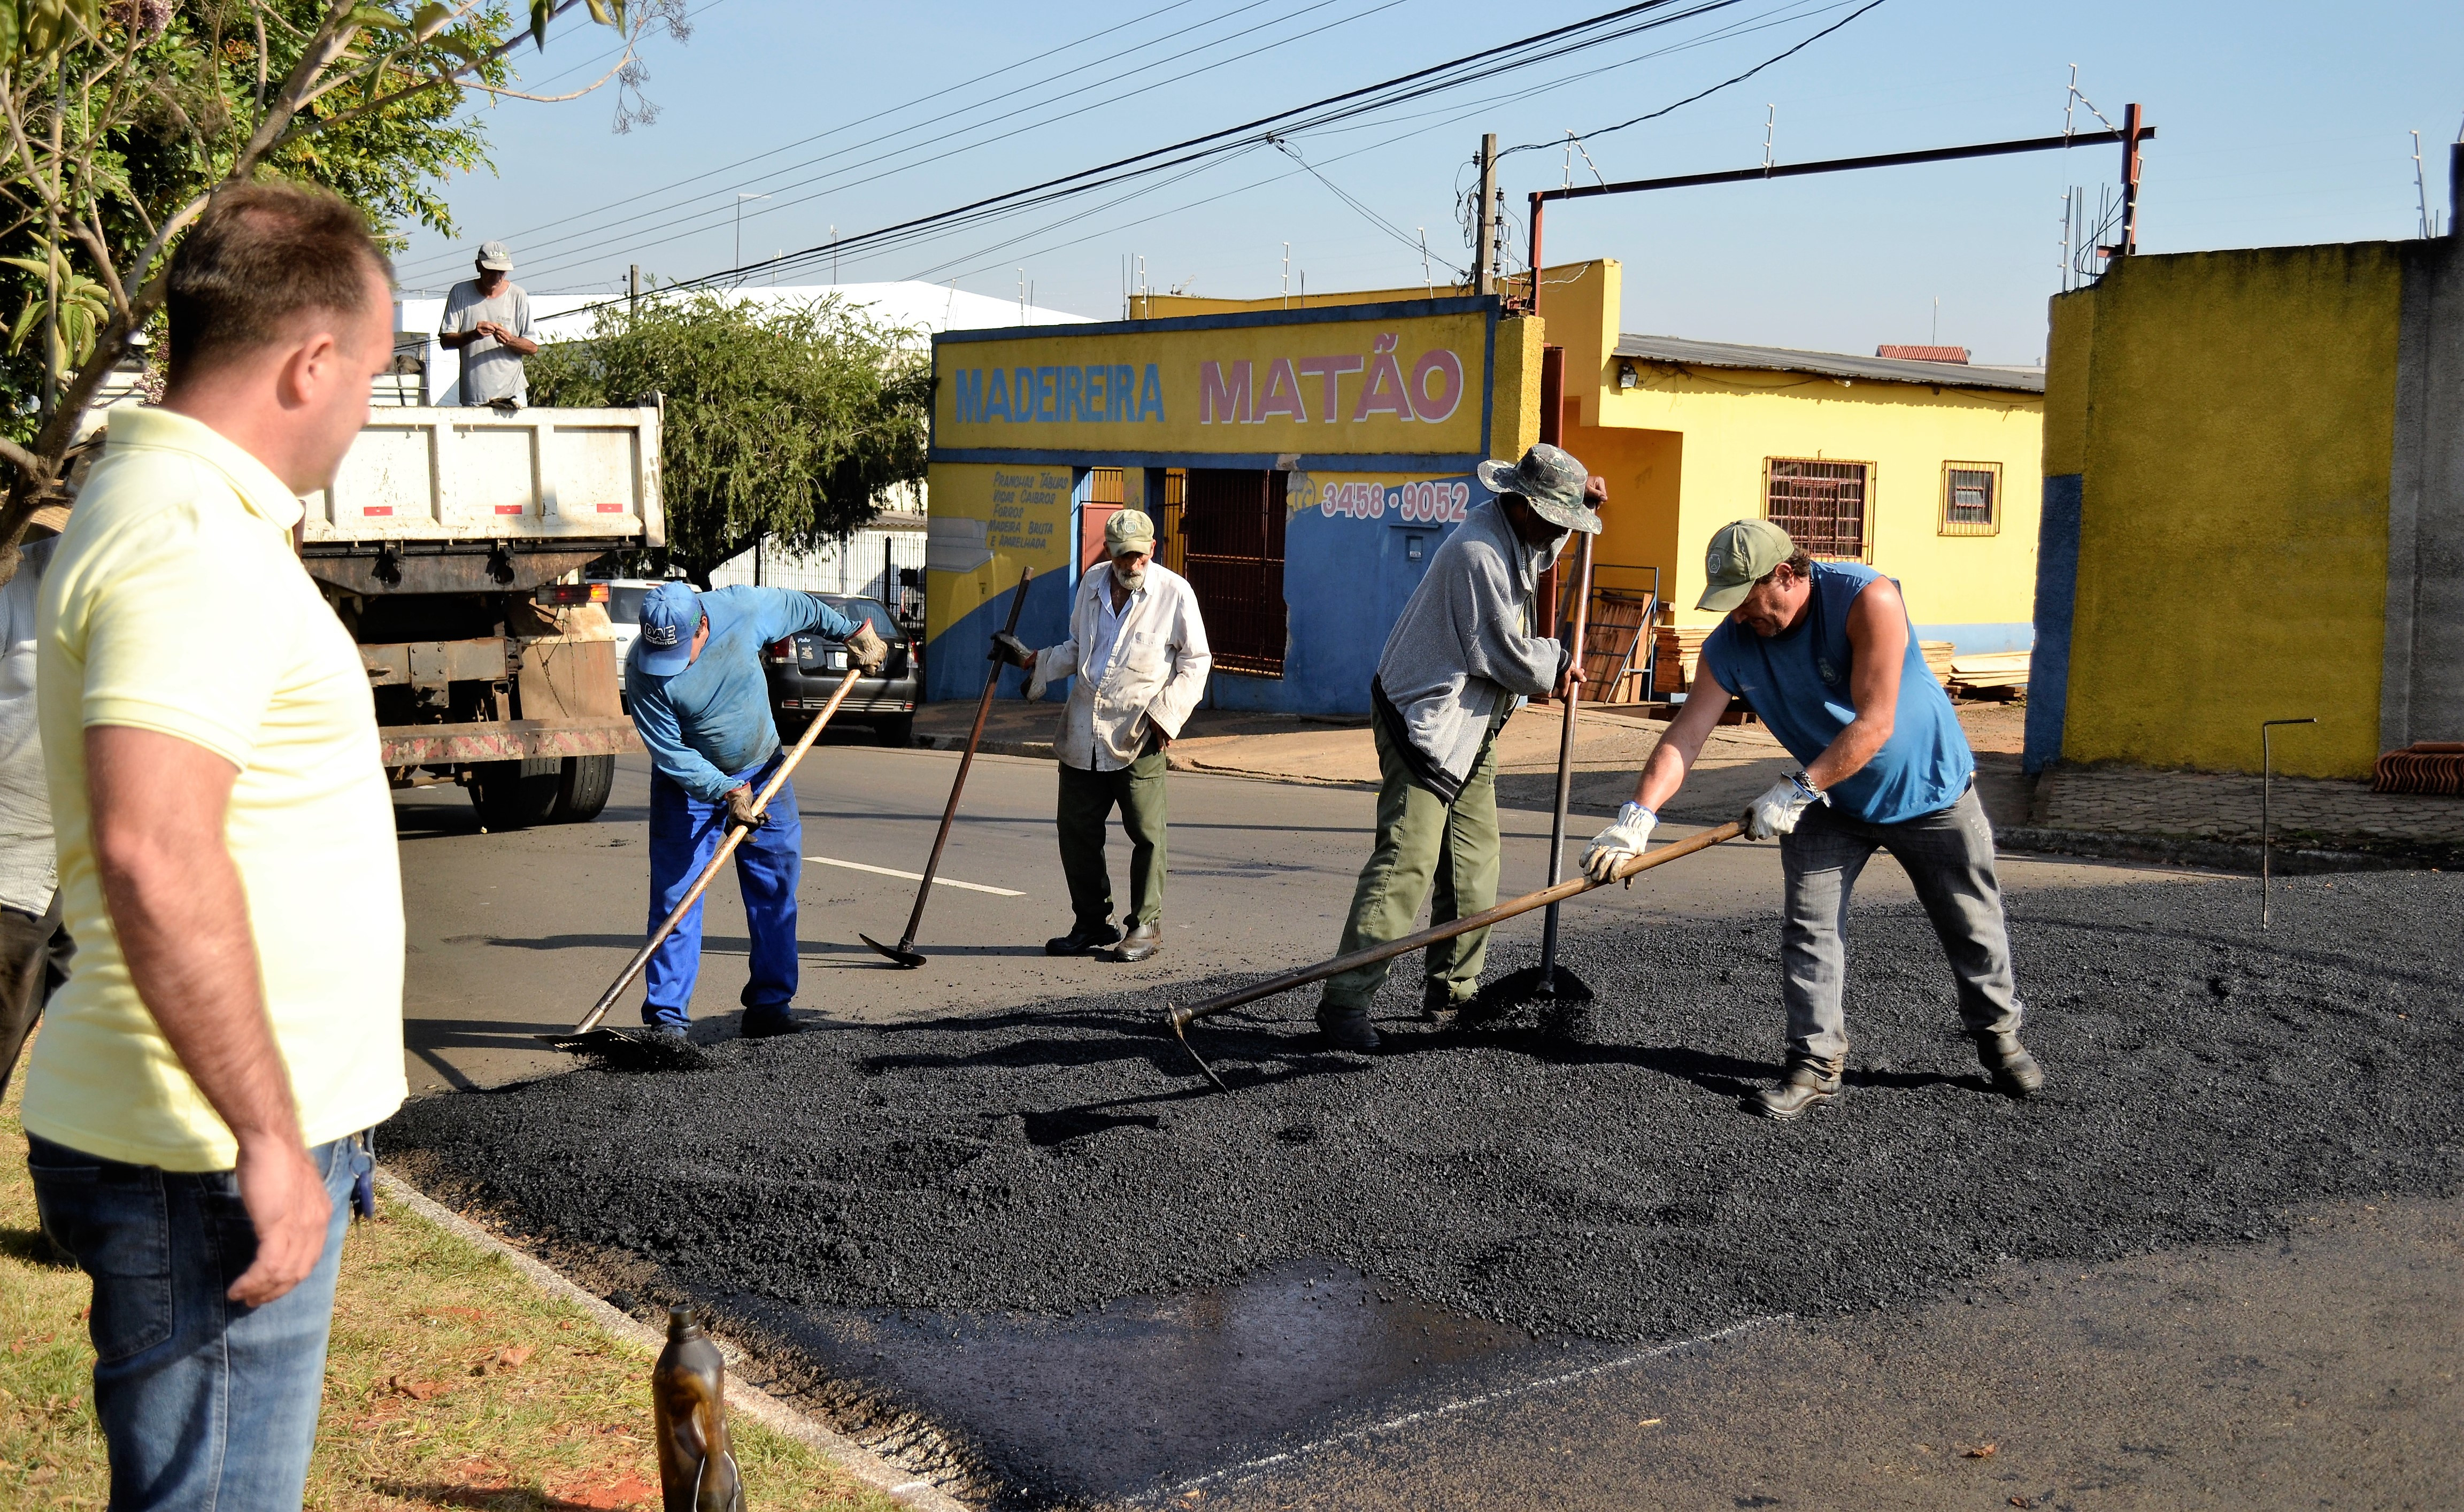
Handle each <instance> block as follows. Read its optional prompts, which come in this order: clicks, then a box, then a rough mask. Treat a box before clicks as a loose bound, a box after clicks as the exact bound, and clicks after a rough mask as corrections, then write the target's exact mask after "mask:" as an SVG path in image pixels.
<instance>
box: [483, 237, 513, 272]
mask: <svg viewBox="0 0 2464 1512" xmlns="http://www.w3.org/2000/svg"><path fill="white" fill-rule="evenodd" d="M479 266H480V267H482V268H485V269H487V270H488V271H489V272H490V273H512V272H513V271H514V251H513V249H512V248H510V247H508V246H506V245H505V244H504V243H503V242H481V243H480V244H479Z"/></svg>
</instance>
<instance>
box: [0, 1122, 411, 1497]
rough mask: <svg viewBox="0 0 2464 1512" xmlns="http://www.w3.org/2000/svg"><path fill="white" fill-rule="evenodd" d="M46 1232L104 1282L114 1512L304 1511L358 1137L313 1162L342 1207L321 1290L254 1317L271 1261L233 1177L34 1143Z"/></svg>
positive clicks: (97, 1372)
mask: <svg viewBox="0 0 2464 1512" xmlns="http://www.w3.org/2000/svg"><path fill="white" fill-rule="evenodd" d="M26 1146H27V1151H26V1164H27V1166H28V1168H29V1169H30V1170H31V1171H32V1172H33V1178H34V1207H35V1211H36V1212H37V1213H39V1214H40V1215H41V1217H42V1224H43V1232H44V1233H46V1234H49V1235H50V1236H51V1237H52V1238H53V1239H54V1241H55V1242H56V1243H57V1244H58V1245H59V1246H60V1247H61V1248H62V1249H64V1250H67V1251H68V1252H69V1253H70V1254H71V1255H73V1256H75V1257H76V1258H77V1266H78V1268H79V1269H81V1270H83V1271H84V1272H85V1273H86V1274H87V1275H88V1276H89V1277H91V1278H93V1280H94V1304H93V1306H92V1307H91V1308H89V1309H88V1311H87V1314H86V1327H87V1329H88V1330H89V1331H90V1332H91V1333H92V1334H93V1336H94V1353H95V1365H94V1412H95V1417H96V1418H97V1420H99V1423H100V1424H101V1427H102V1439H103V1445H104V1449H105V1452H106V1454H107V1456H108V1457H109V1459H110V1462H111V1505H112V1507H113V1509H114V1512H236V1509H238V1508H241V1507H249V1508H262V1509H264V1512H296V1509H297V1507H298V1505H299V1500H300V1492H301V1487H302V1486H303V1485H304V1483H305V1482H306V1480H307V1479H308V1451H309V1449H310V1447H311V1446H312V1445H313V1444H314V1443H315V1441H316V1437H317V1409H318V1406H319V1403H320V1402H321V1401H322V1400H323V1398H324V1391H325V1336H326V1332H327V1329H328V1326H330V1325H331V1324H332V1322H333V1317H334V1278H335V1275H336V1273H337V1272H338V1271H339V1270H340V1269H341V1263H342V1229H343V1226H344V1224H346V1223H347V1222H348V1221H349V1218H350V1212H351V1187H352V1185H353V1183H354V1182H356V1181H357V1180H358V1179H359V1178H360V1177H361V1176H363V1175H364V1174H366V1173H367V1172H368V1170H369V1169H370V1164H371V1163H370V1161H369V1158H368V1152H367V1150H366V1148H365V1147H364V1146H363V1145H362V1144H361V1143H360V1141H359V1140H358V1139H357V1138H347V1139H337V1140H333V1141H331V1142H330V1143H327V1144H322V1145H318V1146H316V1147H314V1148H312V1149H311V1150H309V1151H308V1159H309V1161H310V1162H311V1163H312V1164H313V1165H315V1167H316V1168H317V1170H318V1172H319V1173H320V1174H321V1175H323V1177H324V1178H325V1195H326V1196H327V1197H328V1198H329V1199H331V1200H332V1202H333V1204H334V1211H333V1216H331V1217H330V1218H329V1219H328V1220H327V1222H326V1227H325V1250H324V1253H323V1254H321V1255H319V1257H318V1258H317V1264H316V1266H315V1268H314V1269H312V1270H310V1271H309V1273H308V1276H307V1279H306V1280H304V1281H302V1282H300V1283H299V1284H298V1285H297V1286H294V1287H292V1288H291V1289H290V1290H289V1291H287V1292H284V1293H283V1294H282V1295H281V1296H279V1297H276V1298H275V1300H274V1301H272V1302H270V1303H267V1304H265V1305H264V1306H262V1307H251V1306H248V1305H246V1304H241V1303H236V1302H232V1301H231V1299H230V1298H228V1297H226V1296H224V1295H223V1293H224V1292H225V1291H226V1290H228V1289H229V1288H230V1286H231V1282H234V1281H237V1280H238V1279H239V1276H240V1273H241V1272H242V1271H244V1270H246V1269H248V1267H249V1265H250V1264H251V1263H252V1262H253V1260H255V1259H256V1226H255V1225H254V1224H253V1222H251V1221H250V1219H249V1216H248V1208H247V1206H246V1205H245V1204H243V1203H242V1202H241V1201H240V1195H239V1182H238V1181H237V1179H236V1178H235V1177H234V1175H233V1173H232V1172H228V1171H200V1172H187V1171H164V1170H160V1169H158V1168H156V1167H153V1166H132V1165H127V1164H123V1163H122V1162H121V1161H117V1160H104V1159H102V1158H101V1157H100V1156H98V1155H89V1154H86V1153H84V1152H83V1151H81V1150H71V1149H69V1148H68V1147H67V1146H65V1145H55V1144H54V1143H53V1142H52V1141H50V1140H48V1139H45V1138H42V1137H41V1136H40V1135H33V1134H30V1135H28V1136H27V1139H26Z"/></svg>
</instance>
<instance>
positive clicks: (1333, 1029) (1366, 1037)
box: [1317, 1002, 1378, 1055]
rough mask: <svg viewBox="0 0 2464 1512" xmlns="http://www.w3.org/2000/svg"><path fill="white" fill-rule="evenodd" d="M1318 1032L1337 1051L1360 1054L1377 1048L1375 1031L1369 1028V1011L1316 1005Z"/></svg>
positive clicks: (1333, 1004)
mask: <svg viewBox="0 0 2464 1512" xmlns="http://www.w3.org/2000/svg"><path fill="white" fill-rule="evenodd" d="M1317 1027H1318V1032H1319V1033H1320V1034H1322V1035H1324V1036H1326V1042H1327V1043H1328V1044H1330V1045H1332V1046H1333V1047H1334V1048H1335V1049H1338V1050H1358V1051H1360V1052H1361V1053H1362V1054H1364V1055H1365V1054H1367V1053H1368V1052H1370V1051H1372V1050H1375V1049H1376V1048H1377V1044H1378V1040H1377V1031H1376V1030H1375V1029H1373V1028H1371V1027H1370V1026H1369V1010H1368V1009H1366V1008H1346V1007H1343V1006H1342V1005H1340V1004H1337V1003H1324V1002H1322V1003H1320V1004H1318V1005H1317Z"/></svg>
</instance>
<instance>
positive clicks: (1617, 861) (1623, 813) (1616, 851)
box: [1583, 803, 1660, 882]
mask: <svg viewBox="0 0 2464 1512" xmlns="http://www.w3.org/2000/svg"><path fill="white" fill-rule="evenodd" d="M1659 822H1660V816H1659V815H1657V814H1655V813H1653V812H1652V811H1651V810H1649V809H1647V808H1645V807H1643V806H1642V805H1641V804H1639V803H1628V804H1627V805H1626V806H1625V807H1623V808H1621V809H1618V810H1617V822H1616V823H1614V824H1611V825H1610V826H1609V827H1608V828H1606V829H1604V830H1601V831H1600V832H1599V833H1598V834H1596V835H1594V836H1593V837H1592V844H1591V846H1590V848H1588V849H1586V850H1585V851H1584V852H1583V871H1584V873H1585V874H1586V875H1587V876H1589V877H1590V878H1591V879H1592V880H1593V881H1594V882H1606V881H1608V880H1609V877H1610V874H1611V873H1613V872H1615V871H1616V870H1617V867H1619V866H1623V865H1625V863H1626V862H1628V861H1630V860H1632V859H1633V858H1635V857H1637V856H1639V855H1641V854H1642V847H1643V846H1644V845H1646V844H1650V843H1651V826H1653V825H1654V824H1657V823H1659Z"/></svg>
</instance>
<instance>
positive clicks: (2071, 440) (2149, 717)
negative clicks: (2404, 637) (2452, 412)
mask: <svg viewBox="0 0 2464 1512" xmlns="http://www.w3.org/2000/svg"><path fill="white" fill-rule="evenodd" d="M2403 283H2404V278H2403V265H2402V261H2401V259H2400V257H2399V255H2398V252H2397V249H2396V248H2395V247H2394V246H2393V245H2391V244H2387V243H2364V244H2357V245H2349V246H2332V247H2302V248H2273V249H2265V250H2260V251H2255V252H2198V253H2189V254H2184V255H2179V256H2147V255H2143V256H2137V257H2132V258H2130V259H2127V260H2126V261H2123V262H2122V263H2120V264H2119V265H2117V266H2116V267H2115V268H2114V270H2113V271H2112V272H2110V273H2108V274H2106V275H2105V277H2104V278H2103V280H2102V281H2101V283H2099V284H2098V285H2097V286H2096V287H2095V288H2093V289H2091V290H2087V291H2082V292H2080V293H2078V294H2073V295H2068V296H2063V297H2062V298H2061V299H2060V300H2058V301H2057V316H2056V321H2055V330H2054V335H2055V340H2054V342H2053V345H2052V350H2051V352H2050V354H2049V357H2050V361H2051V363H2052V369H2051V371H2050V372H2049V373H2048V375H2047V383H2046V391H2047V399H2048V406H2047V407H2048V422H2049V424H2048V441H2047V449H2046V458H2047V464H2046V465H2047V474H2048V476H2047V493H2048V496H2049V497H2052V496H2054V495H2056V494H2057V493H2063V492H2065V491H2067V490H2069V489H2070V488H2071V487H2072V485H2071V484H2069V483H2067V482H2064V481H2063V480H2065V479H2070V478H2076V479H2077V480H2078V482H2077V485H2076V489H2077V497H2078V505H2077V509H2078V515H2077V526H2076V530H2077V540H2076V559H2077V565H2076V580H2077V581H2076V588H2075V591H2074V592H2073V593H2072V595H2071V596H2070V614H2069V624H2068V625H2067V627H2066V628H2067V640H2068V646H2067V652H2068V654H2067V661H2068V670H2069V675H2068V679H2067V683H2066V685H2065V689H2064V702H2065V707H2064V710H2063V712H2062V718H2061V723H2060V743H2059V747H2058V755H2059V756H2060V757H2061V758H2062V759H2065V760H2072V761H2122V762H2129V763H2132V764H2136V765H2142V766H2154V767H2183V768H2192V769H2198V770H2209V771H2249V770H2255V768H2256V766H2257V764H2258V759H2259V722H2260V721H2261V720H2264V719H2272V718H2287V717H2300V716H2316V717H2317V718H2318V719H2319V720H2320V721H2321V723H2320V726H2319V728H2318V729H2317V730H2315V731H2306V730H2305V731H2299V732H2296V733H2292V734H2287V735H2286V736H2285V737H2284V738H2282V739H2280V740H2278V741H2277V763H2278V770H2280V771H2284V772H2287V773H2291V774H2295V775H2299V776H2306V777H2343V778H2351V777H2361V776H2365V775H2366V774H2367V773H2368V771H2369V768H2370V764H2371V761H2372V759H2373V758H2374V757H2375V756H2377V754H2378V752H2379V749H2380V743H2379V735H2380V731H2379V693H2380V685H2381V670H2382V664H2383V660H2384V657H2383V652H2384V649H2385V644H2386V626H2387V531H2388V515H2387V499H2388V487H2389V474H2390V461H2391V457H2392V454H2393V447H2394V441H2395V427H2394V412H2395V396H2396V365H2397V364H2396V359H2397V344H2398V326H2399V319H2398V317H2399V313H2400V310H2401V307H2402V304H2403ZM2074 306H2084V307H2086V308H2079V309H2075V308H2074ZM2057 469H2061V470H2065V471H2055V470H2057ZM2049 529H2050V527H2049ZM2061 555H2062V554H2061V553H2060V552H2058V551H2057V550H2056V549H2054V547H2053V546H2049V547H2048V549H2047V550H2046V552H2045V558H2046V559H2047V561H2048V562H2052V563H2055V565H2056V568H2057V570H2058V567H2059V565H2060V562H2059V560H2058V558H2059V557H2060V556H2061ZM2044 586H2045V589H2046V591H2045V592H2044V593H2043V594H2041V595H2040V598H2042V599H2045V600H2049V601H2050V600H2057V599H2058V597H2059V594H2058V591H2057V590H2058V587H2059V584H2058V583H2055V582H2048V583H2046V584H2045V585H2044ZM2040 625H2041V627H2042V628H2044V629H2045V630H2046V631H2047V632H2048V634H2047V635H2046V637H2045V638H2046V639H2054V638H2056V637H2055V636H2054V635H2053V634H2052V632H2053V631H2054V630H2055V629H2057V626H2056V625H2050V624H2042V622H2040ZM2042 722H2043V721H2042V720H2038V721H2035V722H2032V725H2031V750H2030V760H2031V763H2032V764H2034V765H2039V766H2041V765H2042V764H2043V763H2044V762H2045V761H2046V760H2049V759H2051V757H2052V756H2053V755H2054V754H2055V753H2054V752H2052V751H2050V750H2048V749H2047V745H2048V742H2047V741H2046V739H2045V738H2044V735H2043V732H2042V731H2041V730H2040V729H2039V728H2038V727H2039V725H2041V724H2042Z"/></svg>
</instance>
